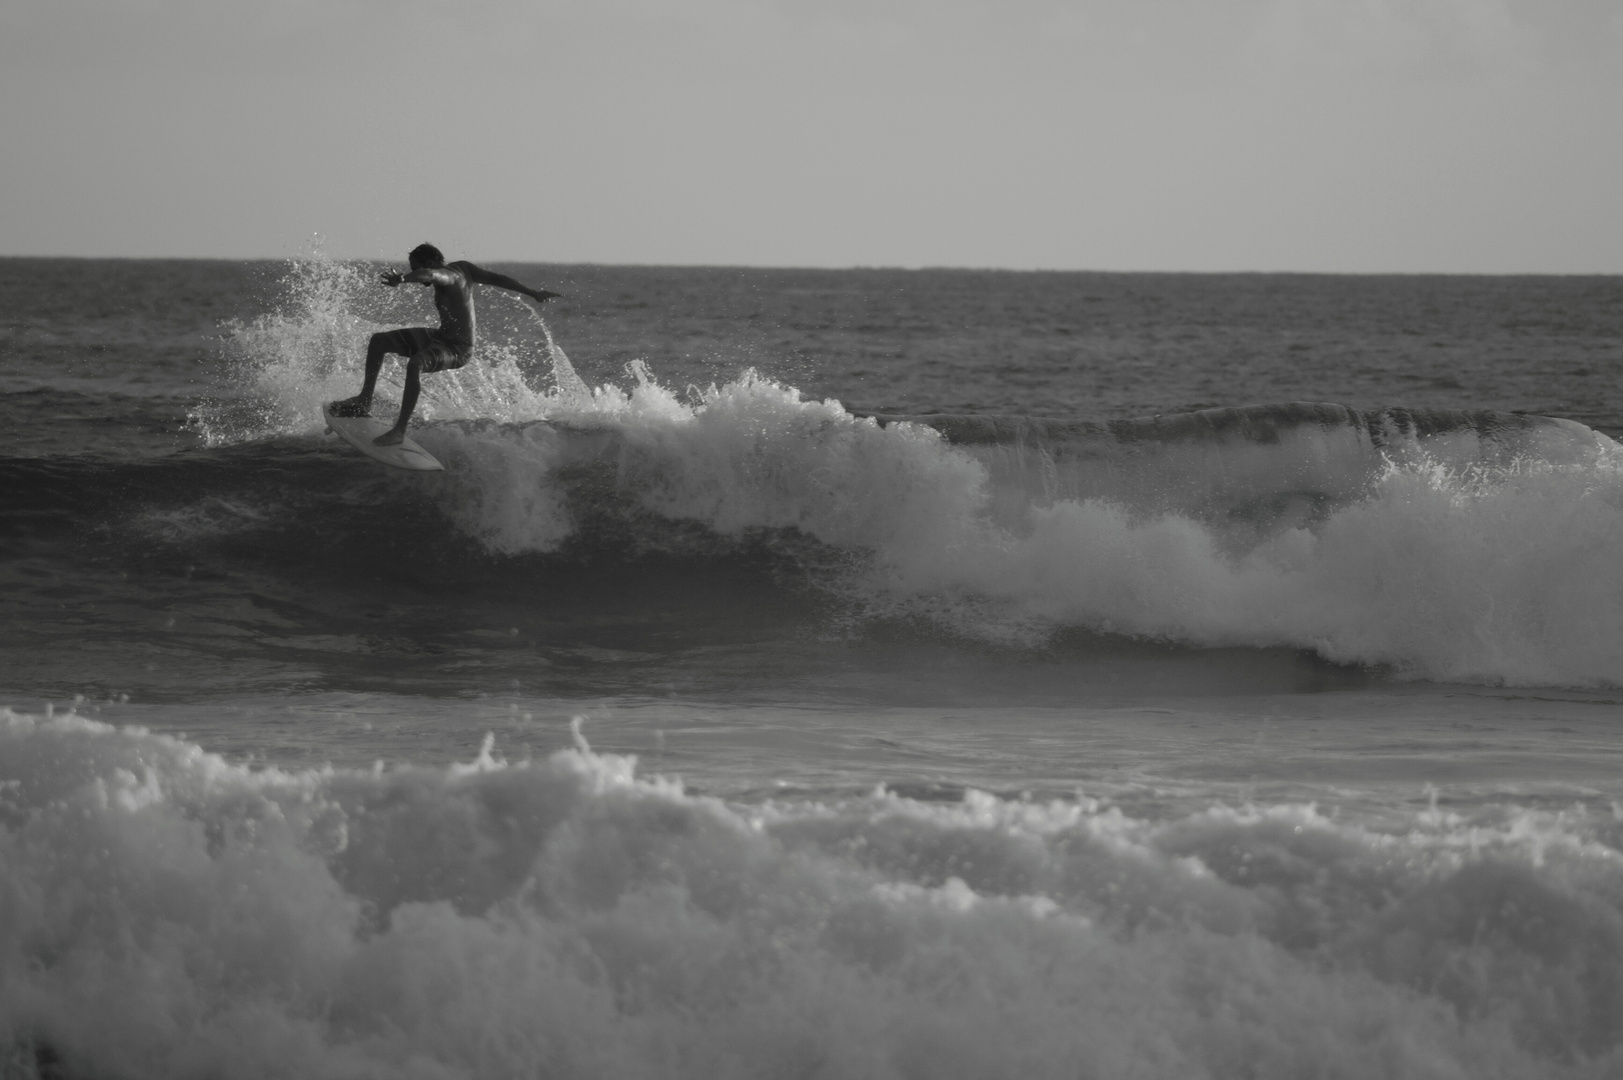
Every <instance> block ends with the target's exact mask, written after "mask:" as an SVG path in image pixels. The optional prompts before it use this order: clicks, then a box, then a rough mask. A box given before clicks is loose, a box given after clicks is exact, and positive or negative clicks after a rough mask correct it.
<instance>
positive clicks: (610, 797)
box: [0, 713, 1623, 1080]
mask: <svg viewBox="0 0 1623 1080" xmlns="http://www.w3.org/2000/svg"><path fill="white" fill-rule="evenodd" d="M634 764H635V763H634V761H633V760H632V759H629V758H618V757H612V756H601V755H596V754H593V753H591V752H590V751H589V750H588V749H587V747H586V746H585V744H584V742H581V743H580V745H579V747H578V749H576V750H574V751H567V752H562V753H558V754H555V755H553V756H552V757H550V758H548V759H546V760H543V761H524V762H515V763H506V762H503V761H501V760H499V759H497V758H496V757H495V756H494V755H493V754H492V752H491V747H490V746H489V744H488V742H487V744H486V747H485V749H484V751H482V752H481V754H480V755H479V757H478V758H477V760H475V761H473V762H472V763H470V764H467V765H459V766H453V767H451V768H449V769H443V770H440V769H425V768H402V769H397V770H385V769H383V768H382V767H381V766H380V767H379V768H378V769H376V770H372V771H346V770H334V769H331V768H324V769H315V770H309V771H302V772H287V771H279V770H276V769H261V770H253V769H249V768H245V767H241V766H237V765H232V764H229V763H227V762H226V761H224V760H222V759H221V758H218V757H215V756H213V755H211V754H207V753H204V752H203V751H202V750H200V749H199V748H198V747H196V746H194V745H191V744H188V743H186V742H183V741H179V740H175V739H171V738H166V737H159V736H153V735H149V734H146V733H145V732H143V731H142V730H140V729H135V728H130V729H122V730H120V729H115V728H111V727H108V726H106V725H103V724H100V723H97V722H95V721H91V720H88V719H83V718H80V717H77V716H72V715H69V716H56V717H43V716H25V715H18V714H13V713H4V714H0V785H3V787H0V791H3V800H0V867H3V871H4V872H3V874H0V882H3V884H0V1047H4V1048H6V1053H7V1055H8V1058H7V1060H8V1062H9V1064H8V1066H7V1067H8V1070H10V1071H9V1072H8V1075H19V1076H39V1077H43V1076H47V1075H48V1076H53V1077H69V1078H72V1077H125V1076H128V1077H149V1076H172V1077H204V1076H207V1077H217V1078H229V1077H237V1076H244V1077H246V1076H265V1075H296V1076H306V1077H385V1076H388V1077H422V1078H429V1077H434V1078H439V1077H452V1076H513V1075H546V1076H556V1077H570V1076H608V1075H612V1076H622V1077H642V1076H663V1077H684V1076H693V1077H740V1078H742V1077H759V1076H780V1075H793V1076H824V1077H892V1076H894V1077H909V1076H930V1077H940V1078H949V1077H958V1076H962V1077H984V1076H993V1075H1005V1076H1006V1075H1021V1076H1030V1077H1049V1076H1053V1077H1060V1076H1066V1077H1072V1076H1077V1075H1101V1076H1114V1077H1135V1076H1136V1077H1169V1076H1182V1077H1201V1076H1209V1077H1239V1076H1248V1077H1274V1078H1281V1080H1283V1078H1294V1077H1300V1076H1308V1075H1312V1076H1326V1077H1346V1078H1354V1077H1383V1078H1403V1077H1428V1078H1429V1077H1438V1078H1441V1077H1461V1076H1471V1077H1475V1078H1488V1077H1516V1078H1525V1077H1532V1076H1539V1077H1602V1076H1615V1075H1617V1074H1618V1071H1619V1069H1623V1031H1620V1030H1619V1029H1618V1027H1617V1025H1616V1023H1615V1017H1616V1009H1617V1005H1618V1002H1619V1001H1620V1000H1623V861H1620V858H1619V848H1620V844H1623V832H1620V829H1619V825H1618V822H1617V820H1616V817H1615V815H1612V814H1604V813H1603V814H1601V815H1599V816H1595V815H1590V814H1586V813H1585V812H1584V811H1583V810H1582V809H1581V808H1574V809H1572V810H1569V811H1565V812H1558V813H1557V812H1547V811H1535V810H1529V809H1521V808H1518V807H1516V806H1515V805H1512V804H1508V803H1492V804H1486V805H1482V806H1479V808H1478V809H1476V810H1474V811H1471V812H1470V814H1469V815H1468V816H1466V815H1462V814H1455V813H1449V812H1446V811H1441V810H1438V809H1437V808H1436V807H1432V808H1430V809H1424V808H1422V809H1418V810H1413V811H1399V810H1393V811H1390V812H1388V813H1387V814H1386V816H1385V817H1384V819H1383V820H1380V821H1374V820H1363V821H1360V820H1347V819H1342V818H1338V817H1337V816H1335V815H1327V814H1325V813H1321V812H1320V811H1319V810H1317V809H1315V807H1313V806H1310V805H1284V806H1278V807H1274V808H1270V809H1255V808H1249V807H1224V806H1215V807H1213V808H1211V809H1210V810H1207V811H1204V812H1200V813H1195V814H1192V815H1188V816H1171V817H1167V818H1165V819H1159V820H1158V819H1154V818H1147V817H1133V816H1129V815H1127V814H1124V813H1123V812H1122V811H1121V810H1120V809H1119V808H1116V807H1113V806H1110V805H1107V804H1103V803H1099V802H1096V801H1094V800H1090V799H1088V798H1086V797H1083V796H1081V795H1079V796H1078V797H1077V798H1075V799H1071V800H1065V801H1058V802H1052V803H1047V804H1034V803H1028V802H1021V801H1004V800H1000V799H997V798H994V797H992V796H990V795H984V794H979V793H970V794H968V795H966V796H965V797H964V798H963V800H962V802H958V803H947V804H941V803H920V802H915V801H912V800H909V799H907V798H903V797H899V796H897V795H894V794H889V793H887V792H885V791H883V790H880V791H876V792H874V793H873V794H872V795H870V796H868V797H865V798H857V799H849V800H838V801H830V802H817V803H808V802H776V803H772V802H769V803H765V804H760V805H752V806H744V805H735V804H726V803H722V802H719V801H716V800H714V799H709V798H701V797H695V796H693V795H689V794H686V793H684V791H683V790H682V788H681V786H680V785H679V784H677V783H675V782H671V781H666V780H660V779H642V778H639V777H638V776H637V775H636V774H635V771H634Z"/></svg>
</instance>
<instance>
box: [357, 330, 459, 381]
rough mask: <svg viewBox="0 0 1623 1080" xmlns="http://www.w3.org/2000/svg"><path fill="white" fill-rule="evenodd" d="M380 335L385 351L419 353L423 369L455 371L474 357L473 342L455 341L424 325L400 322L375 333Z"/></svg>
mask: <svg viewBox="0 0 1623 1080" xmlns="http://www.w3.org/2000/svg"><path fill="white" fill-rule="evenodd" d="M378 336H379V337H381V338H383V348H384V351H385V352H392V353H399V354H400V355H401V356H421V357H422V358H423V366H422V370H423V371H424V372H425V373H427V372H432V371H454V370H456V369H457V368H459V367H461V366H462V365H463V364H466V363H467V362H468V361H469V360H470V359H471V358H472V357H473V346H472V345H465V344H463V343H461V342H458V341H447V340H446V339H445V338H443V337H441V336H440V332H439V331H438V330H431V329H429V328H428V327H426V326H403V327H401V328H400V329H399V330H390V331H389V332H387V333H385V334H380V335H378Z"/></svg>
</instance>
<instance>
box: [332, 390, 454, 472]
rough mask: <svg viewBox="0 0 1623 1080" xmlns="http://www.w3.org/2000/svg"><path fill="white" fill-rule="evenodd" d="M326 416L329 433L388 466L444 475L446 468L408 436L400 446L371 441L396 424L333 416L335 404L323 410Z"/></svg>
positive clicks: (373, 419)
mask: <svg viewBox="0 0 1623 1080" xmlns="http://www.w3.org/2000/svg"><path fill="white" fill-rule="evenodd" d="M321 411H322V412H323V413H324V414H326V417H327V430H328V431H331V432H333V433H335V434H336V435H337V436H338V437H339V438H340V439H343V440H344V441H345V442H347V443H349V445H351V446H353V447H354V448H355V449H357V450H359V451H360V452H361V453H363V454H365V455H366V456H367V457H369V458H371V459H372V460H373V461H381V462H383V464H385V465H393V466H394V467H395V468H397V469H410V470H411V471H413V472H442V471H444V469H445V466H444V465H441V464H440V463H439V462H438V461H437V460H435V458H434V455H433V454H430V453H429V452H428V451H427V450H424V449H423V448H422V447H421V446H418V445H417V444H416V443H415V442H413V441H412V439H411V436H409V435H408V436H407V437H406V438H405V440H404V441H402V442H401V443H400V444H399V445H397V446H378V445H377V444H376V443H374V442H373V441H372V440H373V439H375V438H377V437H378V436H379V435H382V434H383V433H384V432H385V431H388V430H389V428H390V427H392V426H393V425H391V424H385V423H384V422H383V421H381V420H379V419H377V418H376V417H372V416H334V415H333V414H332V405H331V404H328V405H326V406H324V407H323V408H322V410H321Z"/></svg>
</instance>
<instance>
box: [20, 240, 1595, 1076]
mask: <svg viewBox="0 0 1623 1080" xmlns="http://www.w3.org/2000/svg"><path fill="white" fill-rule="evenodd" d="M377 269H378V268H376V267H370V266H358V265H353V264H347V263H339V262H333V261H329V260H325V259H322V258H319V257H313V258H311V259H309V260H306V261H302V262H297V263H215V262H187V261H154V262H141V261H98V260H92V261H85V260H43V259H4V260H0V370H3V372H4V375H5V379H4V384H3V386H0V709H3V710H4V711H0V1076H3V1077H4V1078H5V1080H12V1078H13V1077H18V1078H31V1080H45V1078H46V1077H52V1078H64V1077H74V1078H77V1077H86V1078H100V1077H197V1078H216V1077H222V1078H223V1077H238V1076H242V1077H250V1076H251V1077H266V1076H299V1077H335V1078H336V1077H345V1078H348V1077H380V1078H381V1077H385V1076H387V1077H391V1078H393V1077H423V1078H430V1077H433V1078H440V1077H508V1076H512V1077H520V1076H522V1077H538V1076H546V1077H656V1076H657V1077H688V1076H693V1077H740V1078H745V1077H751V1078H753V1077H777V1076H783V1077H829V1078H836V1077H838V1078H844V1077H863V1078H867V1077H876V1078H878V1077H898V1078H900V1077H908V1078H913V1077H918V1078H933V1077H1005V1076H1006V1077H1015V1076H1019V1077H1021V1078H1026V1077H1049V1076H1053V1077H1099V1078H1116V1077H1144V1078H1161V1077H1166V1078H1174V1077H1176V1078H1184V1077H1236V1078H1238V1077H1268V1078H1274V1077H1277V1078H1281V1080H1286V1078H1298V1077H1307V1076H1315V1077H1348V1078H1352V1077H1360V1078H1362V1077H1371V1078H1373V1077H1428V1078H1429V1077H1438V1078H1442V1077H1462V1078H1463V1077H1471V1078H1478V1077H1618V1076H1623V558H1620V557H1623V450H1620V449H1619V447H1618V444H1617V443H1615V442H1613V440H1612V436H1615V435H1619V434H1623V387H1620V385H1619V373H1620V372H1623V283H1620V282H1619V280H1618V279H1615V278H1550V277H1529V278H1470V277H1346V276H1306V275H1180V274H1091V273H1074V274H1070V273H1032V274H1025V273H1011V272H990V271H986V272H981V271H962V270H887V269H859V270H844V271H821V270H747V269H698V268H638V267H596V266H544V265H533V266H530V265H526V266H509V267H502V268H501V269H503V270H504V271H505V272H508V273H511V274H513V275H514V276H516V277H518V278H519V279H520V280H523V281H525V282H528V283H530V284H532V285H535V286H537V287H544V288H548V289H553V290H556V291H558V292H561V293H564V294H565V299H564V300H562V301H558V302H555V303H552V304H549V305H547V307H546V310H545V311H544V312H542V313H541V315H544V317H545V323H543V322H542V320H541V315H538V314H537V313H536V311H535V310H534V309H533V308H531V307H529V306H527V305H526V304H525V303H524V302H522V301H520V300H518V299H516V298H513V297H511V296H507V295H504V294H500V293H496V292H494V291H492V290H489V289H485V290H483V291H482V293H481V296H480V298H479V320H480V321H479V332H480V344H479V349H478V354H477V358H476V360H475V362H474V363H473V364H471V365H470V366H469V367H467V368H465V369H463V370H461V371H459V372H455V373H445V374H439V375H434V376H430V377H428V379H427V381H426V384H425V393H424V398H423V402H422V405H421V406H420V408H419V412H418V419H417V422H416V423H415V425H414V427H413V431H412V434H413V437H414V438H416V439H417V440H418V441H419V442H421V444H422V445H423V446H424V447H425V448H426V449H427V450H429V451H430V452H431V453H433V454H434V455H436V456H437V457H438V458H439V459H440V460H441V461H443V462H444V464H445V471H444V472H443V473H434V474H409V473H405V472H399V471H394V470H388V469H386V468H384V467H382V466H379V465H377V464H375V463H373V462H371V461H369V460H367V459H366V458H364V457H362V456H361V455H360V454H358V453H355V452H354V451H353V450H351V449H349V448H348V447H346V446H344V445H343V444H342V443H340V442H339V441H338V440H337V439H335V438H333V437H331V436H329V435H324V433H323V428H324V423H323V419H322V414H321V407H322V403H323V402H325V401H328V400H332V399H334V398H338V397H342V396H348V395H349V394H352V393H354V391H355V389H356V388H357V386H358V384H359V379H360V363H361V357H362V354H363V352H364V346H365V340H366V338H367V336H368V335H369V334H370V333H372V332H374V331H375V330H378V329H383V328H389V327H393V326H398V325H414V324H421V323H423V322H424V321H425V320H428V319H429V318H430V317H431V312H432V307H431V305H430V303H429V301H428V297H427V296H426V294H425V293H423V292H422V291H421V290H416V289H411V288H404V289H401V290H398V291H396V290H388V289H384V288H381V287H378V286H377V285H375V284H374V281H375V276H376V270H377ZM399 370H400V368H399V364H398V363H397V362H394V361H391V362H390V367H389V368H387V369H386V371H385V377H384V382H383V394H384V395H385V396H391V395H395V394H397V393H398V386H399ZM390 407H391V406H389V405H387V404H384V405H381V406H380V408H379V410H378V411H379V412H380V413H386V412H387V411H388V409H389V408H390Z"/></svg>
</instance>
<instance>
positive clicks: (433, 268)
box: [331, 244, 558, 446]
mask: <svg viewBox="0 0 1623 1080" xmlns="http://www.w3.org/2000/svg"><path fill="white" fill-rule="evenodd" d="M406 258H407V261H408V262H409V263H410V264H411V269H410V270H409V271H407V272H406V273H404V274H401V273H397V272H395V271H393V270H391V271H389V272H388V273H385V274H383V275H382V277H380V278H379V280H380V281H381V282H382V283H383V284H385V285H387V286H389V287H390V288H397V287H398V286H399V285H400V284H401V283H402V282H406V281H410V282H414V283H416V284H418V285H432V286H434V306H435V307H436V308H438V309H439V313H440V325H439V327H438V328H437V329H431V328H429V327H426V326H406V327H402V328H400V329H399V330H385V331H383V332H381V333H377V334H373V335H372V340H371V341H370V342H368V343H367V346H366V379H365V381H364V382H362V383H361V392H360V393H359V394H356V395H355V396H354V397H352V398H345V399H344V400H343V401H335V402H333V403H332V406H331V408H332V413H333V415H334V416H370V415H371V412H372V391H373V389H374V387H376V385H377V381H378V371H379V370H380V369H381V368H382V367H383V358H384V357H385V356H386V355H388V354H390V353H393V354H395V355H396V356H404V357H406V358H407V359H406V388H405V390H404V392H402V394H401V395H400V418H399V419H398V420H396V421H395V425H394V427H392V428H390V429H389V430H388V431H385V432H384V433H383V434H382V435H379V436H378V437H377V438H376V439H374V440H372V441H373V442H374V443H376V444H377V445H378V446H396V445H398V444H399V443H400V441H401V440H402V439H404V438H405V437H406V425H407V424H409V423H410V422H411V413H412V410H413V409H415V408H416V407H417V395H418V392H419V391H420V390H421V388H422V385H421V377H422V376H423V375H428V374H431V373H433V372H436V371H454V370H456V369H457V368H459V367H461V366H462V365H463V364H466V363H467V362H468V360H469V359H470V358H471V357H472V356H473V286H475V285H494V286H496V288H498V289H506V290H507V291H508V292H514V293H518V294H520V295H522V296H528V297H530V298H531V299H532V300H535V301H537V302H540V303H545V302H546V301H547V300H549V299H551V298H552V297H555V296H557V295H558V294H557V293H555V292H547V291H546V290H545V289H532V288H530V287H529V286H528V285H525V284H523V283H522V282H519V281H515V280H513V279H512V278H510V277H508V276H507V275H506V274H497V273H494V272H492V271H490V270H485V269H482V268H480V267H478V266H475V265H474V264H473V263H471V262H454V263H449V264H447V263H446V261H445V256H444V255H442V254H441V253H440V249H439V248H437V247H435V246H434V245H433V244H418V245H417V246H416V247H414V248H412V249H411V254H410V255H408V256H407V257H406Z"/></svg>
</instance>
